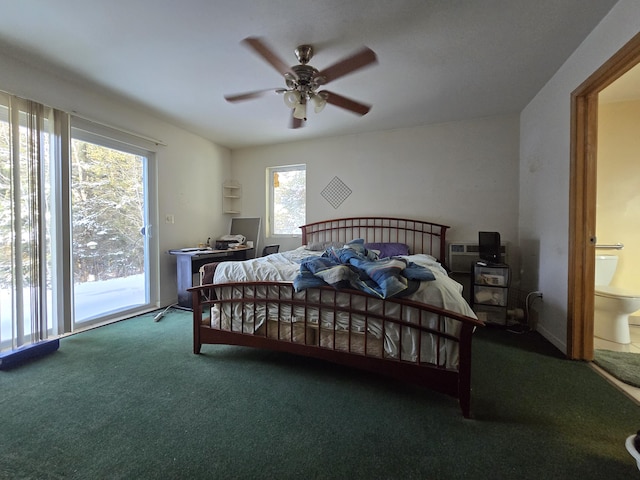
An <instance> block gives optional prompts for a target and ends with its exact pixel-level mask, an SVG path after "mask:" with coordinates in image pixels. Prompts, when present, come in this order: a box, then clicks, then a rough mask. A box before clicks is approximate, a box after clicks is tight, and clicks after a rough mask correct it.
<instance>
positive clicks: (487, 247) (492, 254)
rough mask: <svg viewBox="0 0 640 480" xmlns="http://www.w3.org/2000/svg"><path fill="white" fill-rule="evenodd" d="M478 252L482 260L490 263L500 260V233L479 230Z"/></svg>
mask: <svg viewBox="0 0 640 480" xmlns="http://www.w3.org/2000/svg"><path fill="white" fill-rule="evenodd" d="M478 253H479V256H480V259H481V260H484V261H485V262H489V263H501V262H500V233H498V232H478Z"/></svg>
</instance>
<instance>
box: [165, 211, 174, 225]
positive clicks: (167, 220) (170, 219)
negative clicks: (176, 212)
mask: <svg viewBox="0 0 640 480" xmlns="http://www.w3.org/2000/svg"><path fill="white" fill-rule="evenodd" d="M175 221H176V219H175V217H174V216H173V214H171V213H170V214H168V215H166V216H165V217H164V223H175Z"/></svg>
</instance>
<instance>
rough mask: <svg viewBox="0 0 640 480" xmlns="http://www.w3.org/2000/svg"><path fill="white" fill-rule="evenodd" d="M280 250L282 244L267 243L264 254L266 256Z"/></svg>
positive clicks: (263, 250)
mask: <svg viewBox="0 0 640 480" xmlns="http://www.w3.org/2000/svg"><path fill="white" fill-rule="evenodd" d="M279 250H280V245H266V246H265V247H264V248H263V249H262V256H263V257H266V256H267V255H271V254H272V253H278V251H279Z"/></svg>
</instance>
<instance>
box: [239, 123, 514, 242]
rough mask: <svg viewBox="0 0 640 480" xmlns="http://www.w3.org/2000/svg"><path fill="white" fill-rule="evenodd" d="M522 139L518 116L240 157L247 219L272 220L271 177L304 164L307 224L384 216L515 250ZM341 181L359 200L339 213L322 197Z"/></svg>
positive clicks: (273, 148) (242, 153)
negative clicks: (498, 241) (484, 234)
mask: <svg viewBox="0 0 640 480" xmlns="http://www.w3.org/2000/svg"><path fill="white" fill-rule="evenodd" d="M354 121H357V119H356V120H354ZM307 128H313V126H309V127H307ZM518 136H519V126H518V116H517V115H510V116H500V117H491V118H481V119H474V120H468V121H464V122H457V123H447V124H441V125H431V126H424V127H417V128H407V129H402V130H393V131H384V132H377V133H366V134H358V135H349V136H344V137H334V138H325V139H320V140H309V141H304V142H296V143H289V144H282V145H274V146H267V147H260V148H246V149H238V150H234V151H233V152H232V167H231V168H232V172H233V175H234V178H235V179H237V180H238V181H240V182H241V183H242V185H243V197H244V198H243V216H260V217H262V218H264V217H265V196H266V194H265V188H266V187H265V184H266V182H265V170H266V168H267V167H272V166H280V165H290V164H298V163H305V164H306V165H307V221H308V222H313V221H318V220H322V219H329V218H340V217H349V216H355V215H366V214H382V215H390V216H400V217H404V218H416V219H424V220H431V221H434V222H437V223H444V224H445V225H450V226H451V227H452V228H451V230H450V231H449V232H450V233H449V234H448V238H449V239H450V240H454V241H477V238H478V231H479V230H491V231H494V230H495V231H499V232H500V233H501V235H502V238H503V239H504V240H506V241H510V242H513V243H515V242H516V240H517V222H518V221H517V215H518V207H517V204H518V142H519V139H518ZM335 176H338V177H339V178H340V179H341V180H342V181H343V182H344V183H345V184H346V185H347V186H348V187H349V188H350V189H351V190H352V192H353V193H352V194H351V195H350V196H349V197H348V198H347V200H346V201H345V202H344V203H343V204H342V205H340V207H338V208H337V209H334V208H333V207H332V206H331V205H330V204H329V203H328V202H327V201H326V200H325V199H324V198H323V197H322V195H321V192H322V190H323V189H324V188H325V187H326V186H327V184H328V183H329V182H330V181H331V180H332V179H333V178H334V177H335ZM266 241H267V242H268V243H280V244H281V245H282V247H283V248H295V247H297V246H299V245H300V239H299V238H297V239H292V240H288V241H285V240H283V239H266ZM263 242H264V240H263ZM263 244H264V243H263Z"/></svg>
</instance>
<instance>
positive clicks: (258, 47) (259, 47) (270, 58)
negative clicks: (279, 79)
mask: <svg viewBox="0 0 640 480" xmlns="http://www.w3.org/2000/svg"><path fill="white" fill-rule="evenodd" d="M242 43H244V44H245V45H247V46H248V47H249V48H251V49H252V50H253V51H254V52H256V53H257V54H258V55H260V56H261V57H262V58H263V59H264V60H266V61H267V63H269V65H271V66H272V67H273V68H275V69H276V70H277V71H278V73H280V75H284V74H285V73H290V74H291V75H293V77H294V78H298V76H297V75H296V74H295V72H294V71H293V70H291V67H290V66H289V65H287V64H286V63H285V62H284V61H283V60H282V59H281V58H280V57H279V56H278V55H277V54H276V53H275V52H274V51H273V50H272V49H271V47H269V46H268V45H267V44H266V43H265V42H264V40H262V39H261V38H258V37H247V38H245V39H244V40H242Z"/></svg>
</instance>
